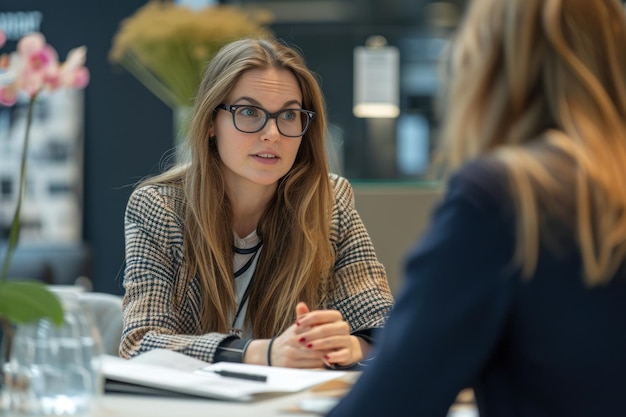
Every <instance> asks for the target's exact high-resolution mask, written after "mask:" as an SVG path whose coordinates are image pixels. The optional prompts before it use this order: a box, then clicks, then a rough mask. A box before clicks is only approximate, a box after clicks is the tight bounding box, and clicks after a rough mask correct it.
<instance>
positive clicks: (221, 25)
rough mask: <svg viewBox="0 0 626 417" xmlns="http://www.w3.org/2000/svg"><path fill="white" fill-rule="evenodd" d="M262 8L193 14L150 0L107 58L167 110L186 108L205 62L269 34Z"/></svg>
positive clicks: (216, 9) (122, 30)
mask: <svg viewBox="0 0 626 417" xmlns="http://www.w3.org/2000/svg"><path fill="white" fill-rule="evenodd" d="M271 20H272V16H271V14H270V13H269V12H267V11H265V10H263V9H257V8H247V9H246V10H244V9H241V8H238V7H236V6H229V5H212V6H207V7H205V8H203V9H200V10H193V9H191V8H188V7H186V6H183V5H179V4H175V3H172V2H161V1H154V0H152V1H150V2H148V3H147V4H146V5H145V6H143V7H141V8H140V9H138V10H137V11H136V12H135V13H134V14H133V15H132V16H130V17H129V18H126V19H125V20H123V21H122V23H121V25H120V28H119V31H118V32H117V34H116V35H115V37H114V39H113V46H112V48H111V51H110V54H109V58H110V60H111V62H113V63H118V64H120V65H121V66H123V67H124V68H125V69H126V70H128V71H129V72H130V73H131V74H133V75H134V76H135V77H136V78H137V79H138V80H139V81H140V82H141V83H142V84H143V85H144V86H145V87H146V88H148V89H149V90H150V91H151V92H152V93H153V94H154V95H155V96H157V97H158V98H159V99H160V100H162V101H163V102H164V103H165V104H167V105H168V106H169V107H170V108H172V109H176V108H178V107H183V106H190V105H191V104H192V100H193V96H194V95H195V93H196V89H197V87H198V85H199V84H200V80H201V79H202V73H203V71H204V68H205V66H206V64H207V63H208V62H209V61H210V60H211V58H212V57H213V55H214V54H215V53H216V52H217V51H218V50H219V49H220V48H221V47H222V46H224V45H225V44H226V43H228V42H231V41H233V40H236V39H240V38H244V37H252V36H268V35H270V34H271V31H270V30H269V29H268V28H267V27H266V26H265V25H266V24H268V23H269V22H271Z"/></svg>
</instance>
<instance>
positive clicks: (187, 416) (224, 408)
mask: <svg viewBox="0 0 626 417" xmlns="http://www.w3.org/2000/svg"><path fill="white" fill-rule="evenodd" d="M314 396H319V394H315V393H311V392H308V391H305V392H300V393H296V394H290V395H281V396H278V397H274V398H269V399H262V400H258V401H254V402H251V403H236V402H227V401H215V400H208V399H204V398H197V399H196V398H176V397H169V398H168V397H155V396H140V395H127V394H106V395H104V397H102V398H101V399H100V400H99V404H98V405H97V409H96V410H95V411H94V413H93V417H127V416H128V417H139V416H142V417H143V416H148V417H177V416H184V417H196V416H197V417H208V416H210V417H274V416H276V417H303V416H305V415H307V414H303V413H302V412H298V411H295V410H294V409H295V408H297V407H298V404H299V403H300V401H301V400H304V399H306V398H312V397H314ZM289 410H293V412H290V411H289ZM309 415H311V414H309Z"/></svg>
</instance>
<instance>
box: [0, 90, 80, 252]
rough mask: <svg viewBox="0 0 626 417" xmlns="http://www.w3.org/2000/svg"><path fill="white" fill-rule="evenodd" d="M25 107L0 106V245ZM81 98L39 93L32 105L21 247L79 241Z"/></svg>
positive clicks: (9, 214) (12, 199)
mask: <svg viewBox="0 0 626 417" xmlns="http://www.w3.org/2000/svg"><path fill="white" fill-rule="evenodd" d="M27 111H28V101H27V100H23V101H19V102H18V103H16V104H15V105H14V106H12V107H2V106H0V239H6V238H7V237H8V234H9V228H10V225H11V222H12V220H13V215H14V212H15V207H16V204H17V199H18V195H17V193H18V189H19V174H20V160H21V157H22V150H23V143H24V136H25V130H26V115H27ZM83 119H84V92H83V91H82V90H77V89H74V90H58V91H55V92H52V93H42V94H41V96H40V97H39V98H38V100H37V101H36V103H35V111H34V114H33V121H32V125H31V132H30V143H29V150H28V156H27V157H28V170H27V174H26V175H27V184H26V192H25V196H24V201H23V206H22V212H21V213H22V214H21V232H20V233H21V234H20V242H22V243H49V242H55V243H64V244H65V243H68V244H72V243H78V242H80V241H81V239H82V207H83V139H84V126H83Z"/></svg>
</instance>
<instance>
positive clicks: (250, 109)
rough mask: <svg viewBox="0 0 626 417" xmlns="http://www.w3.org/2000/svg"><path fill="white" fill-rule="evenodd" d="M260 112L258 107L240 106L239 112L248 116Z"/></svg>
mask: <svg viewBox="0 0 626 417" xmlns="http://www.w3.org/2000/svg"><path fill="white" fill-rule="evenodd" d="M257 113H258V111H257V109H255V108H254V107H240V108H239V114H240V115H242V116H247V117H254V116H256V115H257Z"/></svg>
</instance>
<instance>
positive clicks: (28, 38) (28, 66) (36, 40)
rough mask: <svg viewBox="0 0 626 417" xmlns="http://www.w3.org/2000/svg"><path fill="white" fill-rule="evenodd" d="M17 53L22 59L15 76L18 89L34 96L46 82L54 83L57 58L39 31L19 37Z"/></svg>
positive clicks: (56, 72)
mask: <svg viewBox="0 0 626 417" xmlns="http://www.w3.org/2000/svg"><path fill="white" fill-rule="evenodd" d="M17 54H18V56H19V58H20V60H21V61H22V68H21V70H20V71H19V72H18V73H17V77H16V84H17V88H18V89H20V90H23V91H25V92H26V93H27V94H28V96H29V97H34V96H35V95H36V94H38V93H39V92H40V91H41V90H42V89H43V88H44V87H45V86H46V84H49V83H51V82H52V83H55V81H56V79H57V77H58V72H59V58H58V55H57V52H56V51H55V49H54V48H53V47H51V46H50V45H48V44H46V39H45V38H44V36H43V35H42V34H41V33H36V32H35V33H30V34H28V35H25V36H24V37H23V38H21V39H20V40H19V41H18V43H17Z"/></svg>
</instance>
